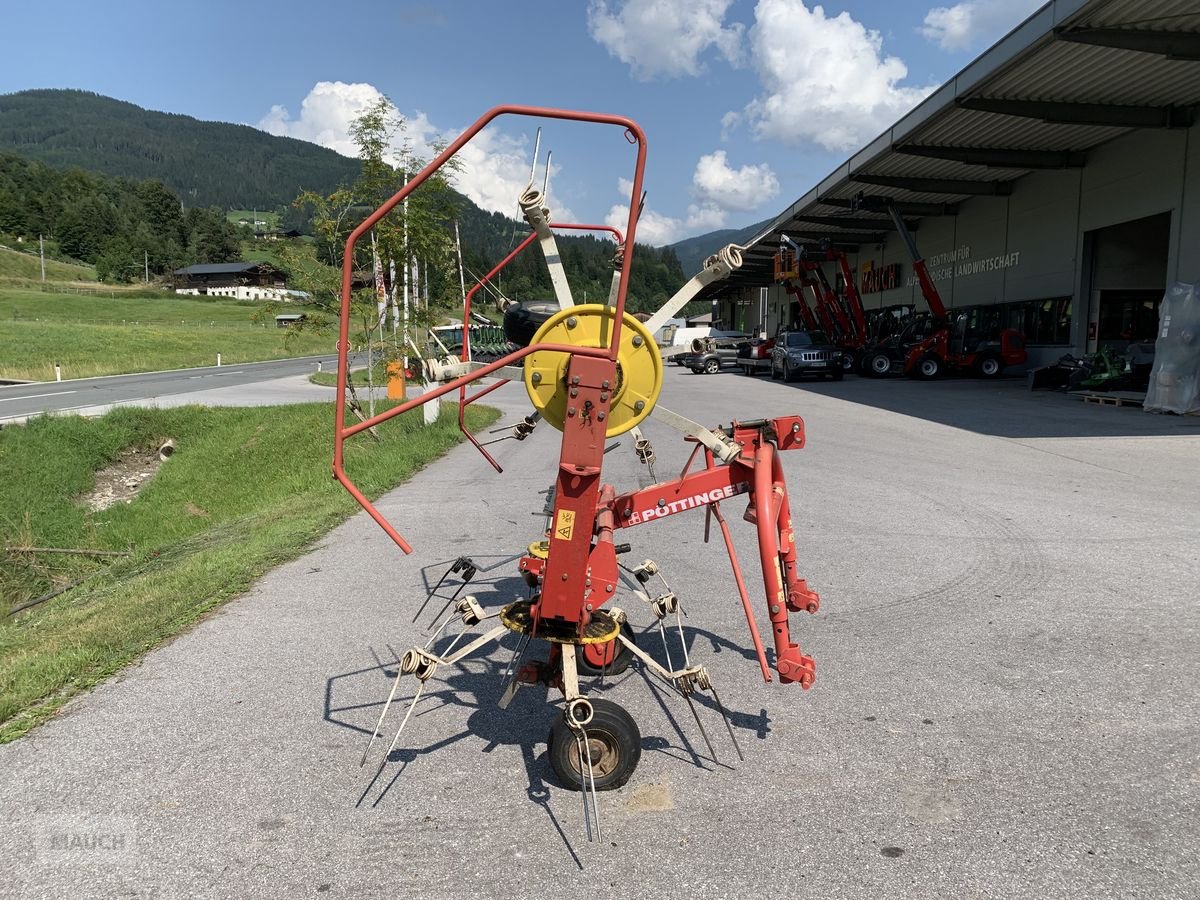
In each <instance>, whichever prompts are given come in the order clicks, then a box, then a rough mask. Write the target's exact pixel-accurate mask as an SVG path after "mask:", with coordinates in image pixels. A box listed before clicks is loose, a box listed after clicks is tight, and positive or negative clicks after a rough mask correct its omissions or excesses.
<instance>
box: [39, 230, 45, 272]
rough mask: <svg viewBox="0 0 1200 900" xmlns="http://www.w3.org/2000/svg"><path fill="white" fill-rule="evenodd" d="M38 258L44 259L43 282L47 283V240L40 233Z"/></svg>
mask: <svg viewBox="0 0 1200 900" xmlns="http://www.w3.org/2000/svg"><path fill="white" fill-rule="evenodd" d="M38 258H39V259H41V261H42V284H45V283H46V242H45V241H44V240H43V239H42V236H41V235H40V234H39V235H38Z"/></svg>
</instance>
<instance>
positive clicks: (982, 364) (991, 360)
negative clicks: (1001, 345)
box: [975, 353, 1004, 378]
mask: <svg viewBox="0 0 1200 900" xmlns="http://www.w3.org/2000/svg"><path fill="white" fill-rule="evenodd" d="M1003 371H1004V363H1003V362H1002V361H1001V360H1000V357H998V356H993V355H992V354H990V353H989V354H986V355H984V356H981V357H979V359H977V360H975V374H976V375H977V376H978V377H980V378H999V377H1000V373H1001V372H1003Z"/></svg>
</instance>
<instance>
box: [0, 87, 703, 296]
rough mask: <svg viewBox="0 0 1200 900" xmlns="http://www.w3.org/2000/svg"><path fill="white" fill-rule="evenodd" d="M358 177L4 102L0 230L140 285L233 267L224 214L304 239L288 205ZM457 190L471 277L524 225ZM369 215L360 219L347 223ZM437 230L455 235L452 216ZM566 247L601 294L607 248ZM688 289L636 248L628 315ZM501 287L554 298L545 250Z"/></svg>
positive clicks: (333, 161)
mask: <svg viewBox="0 0 1200 900" xmlns="http://www.w3.org/2000/svg"><path fill="white" fill-rule="evenodd" d="M7 150H11V151H12V152H11V153H6V152H5V151H7ZM360 172H361V163H360V162H359V161H358V160H353V159H348V158H346V157H343V156H341V155H339V154H337V153H334V152H333V151H332V150H327V149H325V148H323V147H318V146H317V145H315V144H308V143H305V142H304V141H297V140H293V139H291V138H281V137H275V136H272V135H269V134H266V133H265V132H261V131H258V130H257V129H254V128H248V127H246V126H241V125H226V124H222V123H218V122H201V121H199V120H197V119H193V118H190V117H188V116H180V115H173V114H168V113H160V112H151V111H148V110H144V109H142V108H140V107H138V106H135V105H133V104H131V103H125V102H123V101H119V100H113V99H110V98H108V97H101V96H99V95H97V94H90V93H86V92H84V91H70V90H37V91H23V92H21V93H17V94H7V95H2V96H0V233H6V234H9V235H14V236H22V237H24V238H26V239H33V238H36V237H37V236H38V235H39V234H43V235H45V236H46V237H47V238H48V239H49V240H50V241H51V242H52V246H53V249H56V250H61V253H62V255H63V256H66V257H70V258H74V259H78V260H82V261H84V262H88V263H92V264H94V265H95V266H96V268H97V273H98V275H99V276H100V277H101V278H102V279H105V280H124V279H127V278H131V277H135V276H136V275H140V274H141V263H142V261H143V252H147V253H149V258H150V271H151V273H152V274H164V273H168V272H170V271H171V269H173V268H176V267H179V266H182V265H188V264H192V263H199V262H223V261H226V260H230V259H236V258H237V257H238V254H239V252H240V249H239V238H240V235H239V233H238V230H237V229H236V228H234V227H233V226H231V225H229V223H227V222H225V221H224V217H223V210H224V209H228V208H238V209H247V208H251V207H254V206H255V205H257V206H258V208H259V209H272V210H279V211H280V212H282V213H283V214H284V216H283V222H284V225H285V227H290V228H299V229H300V230H302V231H307V230H308V229H307V227H306V226H307V225H308V214H309V212H310V210H308V209H307V208H297V207H295V206H293V202H294V201H295V200H296V198H297V196H298V195H300V194H301V192H302V191H303V190H311V191H313V192H315V193H317V194H321V195H325V194H329V193H331V192H332V191H334V190H335V189H336V188H338V187H340V186H343V185H349V184H351V183H353V182H354V181H355V180H356V179H357V178H358V177H359V175H360ZM451 193H452V206H453V207H454V208H455V212H454V213H453V215H454V216H456V217H457V218H458V221H459V226H460V231H461V234H462V246H463V255H464V259H465V264H466V267H467V268H468V269H469V270H470V271H469V272H468V274H467V277H468V279H470V278H471V277H472V275H471V273H474V274H475V275H483V274H484V273H486V272H487V271H488V270H489V269H490V268H491V267H492V266H493V265H495V263H496V262H498V261H499V260H500V259H502V258H503V257H504V256H505V255H506V254H507V253H508V252H509V251H510V250H511V249H512V248H513V247H515V246H516V245H517V243H518V242H519V241H520V240H521V239H522V238H523V237H524V236H525V235H526V234H528V227H527V226H526V225H525V223H524V222H517V221H516V220H514V219H511V218H507V217H505V216H503V215H500V214H498V213H488V212H485V211H484V210H482V209H480V208H479V207H477V206H476V205H475V204H474V203H472V202H471V201H470V200H469V199H468V198H466V197H465V196H463V195H461V194H457V193H455V192H451ZM515 199H516V198H514V202H515ZM369 211H370V210H369V209H366V208H363V209H355V210H354V211H353V214H352V216H351V218H353V216H354V215H357V217H358V220H361V218H362V217H364V216H365V215H366V214H367V213H368V212H369ZM442 225H443V226H444V227H448V228H451V229H452V227H453V225H452V223H451V222H450V221H449V220H446V221H444V222H443V223H442ZM558 241H559V248H560V251H561V254H562V258H563V263H564V265H565V266H566V268H567V271H568V274H569V277H570V278H571V284H572V289H573V291H574V293H575V294H576V295H577V299H578V300H579V301H583V300H584V298H585V297H586V299H587V300H589V301H598V300H602V299H604V298H607V296H608V291H609V285H610V283H611V279H612V265H611V260H612V254H613V251H614V249H615V247H614V245H613V243H612V241H611V240H609V239H608V238H607V237H601V238H596V237H592V236H588V235H578V236H576V235H568V234H562V235H560V236H559V238H558ZM320 258H324V259H328V258H329V254H321V256H320ZM135 263H136V266H135ZM697 268H698V266H697ZM135 269H136V271H135ZM443 277H444V278H445V280H446V282H447V283H446V284H445V285H444V288H445V290H444V293H445V294H446V295H447V296H450V295H452V294H453V293H454V292H455V291H456V290H457V284H454V285H453V290H452V289H451V285H450V284H449V276H448V274H447V275H445V276H443ZM453 280H454V282H457V275H455V277H454V279H453ZM684 280H685V279H684V275H683V271H682V270H681V269H680V266H679V261H678V260H677V259H676V257H675V254H674V252H672V251H671V250H670V249H669V248H661V249H655V248H651V247H647V246H644V245H640V244H639V245H638V246H637V248H636V249H635V255H634V269H633V276H632V278H631V283H630V291H629V307H630V309H631V310H635V311H636V310H647V309H652V308H655V307H657V306H658V305H660V304H661V303H662V302H663V301H664V300H666V299H667V298H668V297H670V296H671V294H673V293H674V292H675V291H676V290H677V289H678V288H679V287H680V285H682V284H683V282H684ZM500 283H501V285H502V287H503V290H504V293H505V294H507V295H508V296H510V297H517V298H520V299H528V298H532V297H549V296H552V294H553V291H552V288H551V284H550V279H549V275H548V273H547V272H546V266H545V263H544V261H543V259H542V254H541V251H540V250H539V249H538V248H537V247H530V248H529V249H528V250H527V251H526V252H525V253H523V254H522V255H521V256H520V257H518V258H517V259H515V260H514V261H513V262H512V264H510V265H509V266H508V267H507V268H506V269H505V270H504V272H503V274H502V275H501V277H500Z"/></svg>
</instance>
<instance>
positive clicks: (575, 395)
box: [571, 388, 579, 397]
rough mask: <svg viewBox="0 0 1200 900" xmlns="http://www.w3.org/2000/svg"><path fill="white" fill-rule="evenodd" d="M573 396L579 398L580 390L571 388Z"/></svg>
mask: <svg viewBox="0 0 1200 900" xmlns="http://www.w3.org/2000/svg"><path fill="white" fill-rule="evenodd" d="M571 396H572V397H578V396H579V389H578V388H571Z"/></svg>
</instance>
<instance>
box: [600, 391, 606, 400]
mask: <svg viewBox="0 0 1200 900" xmlns="http://www.w3.org/2000/svg"><path fill="white" fill-rule="evenodd" d="M600 399H601V400H607V399H608V391H601V392H600Z"/></svg>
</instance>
